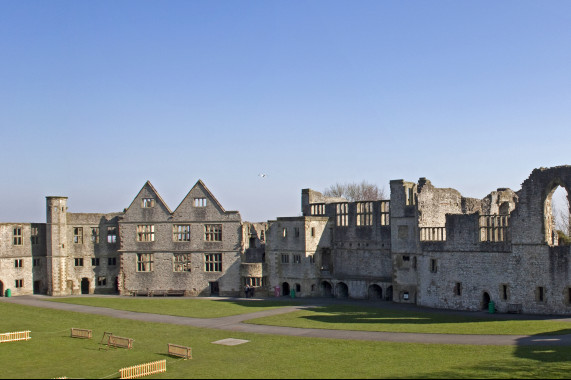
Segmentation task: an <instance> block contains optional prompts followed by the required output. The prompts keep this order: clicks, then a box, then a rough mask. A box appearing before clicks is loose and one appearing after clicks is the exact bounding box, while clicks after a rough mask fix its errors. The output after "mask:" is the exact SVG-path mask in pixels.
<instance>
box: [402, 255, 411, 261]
mask: <svg viewBox="0 0 571 380" xmlns="http://www.w3.org/2000/svg"><path fill="white" fill-rule="evenodd" d="M402 261H410V256H403V257H402Z"/></svg>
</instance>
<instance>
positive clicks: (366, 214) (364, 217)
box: [357, 202, 373, 226]
mask: <svg viewBox="0 0 571 380" xmlns="http://www.w3.org/2000/svg"><path fill="white" fill-rule="evenodd" d="M372 225H373V202H357V226H372Z"/></svg>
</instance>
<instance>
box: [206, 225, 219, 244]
mask: <svg viewBox="0 0 571 380" xmlns="http://www.w3.org/2000/svg"><path fill="white" fill-rule="evenodd" d="M204 240H205V241H222V224H206V225H204Z"/></svg>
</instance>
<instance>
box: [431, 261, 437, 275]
mask: <svg viewBox="0 0 571 380" xmlns="http://www.w3.org/2000/svg"><path fill="white" fill-rule="evenodd" d="M437 270H438V266H437V265H436V259H430V271H431V272H432V273H436V271H437Z"/></svg>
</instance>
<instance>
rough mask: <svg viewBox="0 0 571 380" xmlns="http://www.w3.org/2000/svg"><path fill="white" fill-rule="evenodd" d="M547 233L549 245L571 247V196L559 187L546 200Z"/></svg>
mask: <svg viewBox="0 0 571 380" xmlns="http://www.w3.org/2000/svg"><path fill="white" fill-rule="evenodd" d="M545 221H546V226H545V233H546V240H547V242H548V244H549V245H569V242H570V239H569V232H571V231H570V230H569V194H568V193H567V190H566V189H565V188H564V187H563V186H561V185H559V186H556V187H555V188H554V189H553V190H552V191H551V192H550V193H549V194H548V196H547V199H546V200H545Z"/></svg>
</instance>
